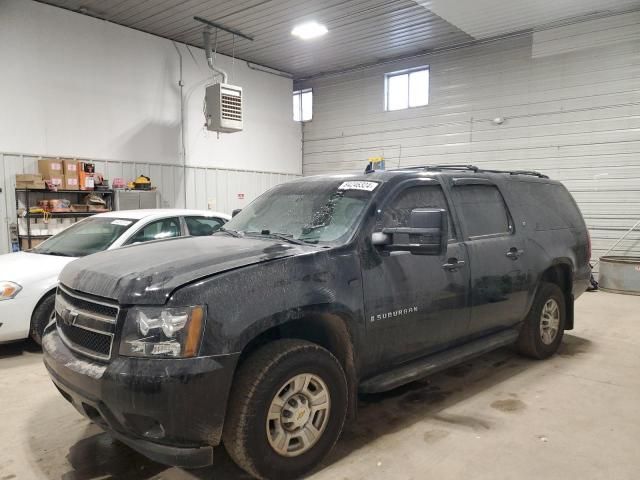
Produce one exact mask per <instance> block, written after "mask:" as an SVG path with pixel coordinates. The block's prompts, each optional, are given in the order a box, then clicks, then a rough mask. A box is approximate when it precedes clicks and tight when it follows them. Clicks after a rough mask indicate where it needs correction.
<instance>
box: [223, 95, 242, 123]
mask: <svg viewBox="0 0 640 480" xmlns="http://www.w3.org/2000/svg"><path fill="white" fill-rule="evenodd" d="M222 118H223V119H226V120H237V121H241V120H242V97H240V96H234V95H227V94H224V93H223V94H222Z"/></svg>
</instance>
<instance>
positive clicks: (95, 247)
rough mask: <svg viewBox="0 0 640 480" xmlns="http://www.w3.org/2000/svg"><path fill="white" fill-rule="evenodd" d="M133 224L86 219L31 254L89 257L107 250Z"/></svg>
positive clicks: (114, 219) (98, 218) (116, 219)
mask: <svg viewBox="0 0 640 480" xmlns="http://www.w3.org/2000/svg"><path fill="white" fill-rule="evenodd" d="M134 223H135V221H134V220H129V219H125V218H107V217H91V218H87V219H85V220H83V221H82V222H78V223H76V224H75V225H72V226H71V227H69V228H67V229H66V230H64V231H62V232H60V233H58V234H57V235H54V236H53V237H51V238H50V239H48V240H47V241H46V242H43V243H41V244H40V245H38V246H37V247H36V248H34V249H33V252H35V253H42V254H45V255H59V256H63V257H83V256H85V255H91V254H92V253H96V252H101V251H103V250H106V249H107V248H109V247H110V246H111V244H113V242H115V241H116V240H117V239H118V238H119V237H120V236H121V235H122V234H123V233H124V232H126V231H127V230H128V229H129V228H130V227H131V226H132V225H133V224H134Z"/></svg>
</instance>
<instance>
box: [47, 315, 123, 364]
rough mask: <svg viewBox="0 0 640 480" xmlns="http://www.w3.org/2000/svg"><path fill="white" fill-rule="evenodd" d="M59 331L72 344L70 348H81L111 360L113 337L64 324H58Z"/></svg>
mask: <svg viewBox="0 0 640 480" xmlns="http://www.w3.org/2000/svg"><path fill="white" fill-rule="evenodd" d="M58 330H59V331H61V332H62V334H63V335H64V338H65V339H66V340H67V341H68V342H71V345H70V346H73V345H76V346H81V347H83V348H84V349H87V350H89V351H91V352H94V353H97V354H98V355H100V356H103V357H105V358H109V356H110V355H109V354H110V351H111V337H110V336H109V335H104V334H102V333H97V332H92V331H91V330H85V329H84V328H79V327H77V326H73V325H65V324H64V323H62V322H58Z"/></svg>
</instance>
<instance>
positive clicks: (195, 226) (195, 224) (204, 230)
mask: <svg viewBox="0 0 640 480" xmlns="http://www.w3.org/2000/svg"><path fill="white" fill-rule="evenodd" d="M184 221H185V222H186V223H187V228H188V229H189V234H190V235H192V236H194V237H202V236H206V235H211V234H212V233H213V232H215V231H217V230H219V229H220V227H221V226H222V225H224V220H222V219H221V218H215V217H184Z"/></svg>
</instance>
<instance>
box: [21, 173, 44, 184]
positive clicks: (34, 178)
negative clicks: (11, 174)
mask: <svg viewBox="0 0 640 480" xmlns="http://www.w3.org/2000/svg"><path fill="white" fill-rule="evenodd" d="M41 181H42V175H40V174H38V173H17V174H16V183H17V182H29V183H32V182H41Z"/></svg>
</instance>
